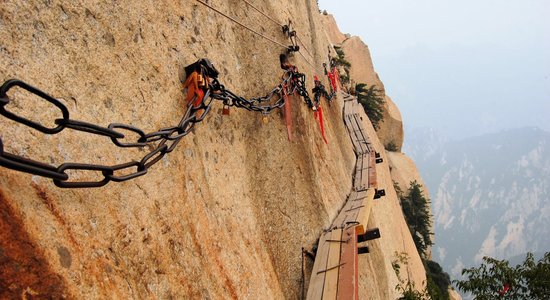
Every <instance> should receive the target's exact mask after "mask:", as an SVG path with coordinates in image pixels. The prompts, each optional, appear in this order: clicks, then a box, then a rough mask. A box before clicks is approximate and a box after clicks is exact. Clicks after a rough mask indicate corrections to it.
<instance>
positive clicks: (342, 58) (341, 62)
mask: <svg viewBox="0 0 550 300" xmlns="http://www.w3.org/2000/svg"><path fill="white" fill-rule="evenodd" d="M334 49H335V50H336V57H335V58H334V63H335V65H336V66H340V67H342V68H344V73H341V74H340V82H342V83H349V82H350V76H349V69H350V68H351V63H350V62H349V61H348V60H347V59H346V54H345V53H344V50H342V49H341V48H334Z"/></svg>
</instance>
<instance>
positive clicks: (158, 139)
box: [0, 59, 318, 188]
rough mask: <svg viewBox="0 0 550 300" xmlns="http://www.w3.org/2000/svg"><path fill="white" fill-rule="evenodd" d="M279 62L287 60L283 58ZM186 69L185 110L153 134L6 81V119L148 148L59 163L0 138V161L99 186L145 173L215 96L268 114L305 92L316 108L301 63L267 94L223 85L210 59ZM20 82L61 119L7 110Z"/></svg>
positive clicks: (66, 183)
mask: <svg viewBox="0 0 550 300" xmlns="http://www.w3.org/2000/svg"><path fill="white" fill-rule="evenodd" d="M285 63H287V62H285ZM281 65H283V62H282V63H281ZM185 71H186V74H187V78H186V81H185V83H184V87H186V88H187V97H186V100H187V110H186V112H185V114H184V116H183V117H182V118H181V120H180V122H179V123H178V124H177V125H175V126H172V127H166V128H161V129H159V130H157V131H153V132H149V133H146V132H145V131H143V130H142V129H139V128H137V127H134V126H132V125H128V124H122V123H111V124H109V125H108V126H107V127H103V126H100V125H97V124H92V123H88V122H84V121H79V120H74V119H71V117H70V113H69V110H68V109H67V107H66V106H65V105H64V104H63V103H61V102H60V101H59V100H57V99H55V98H54V97H52V96H50V95H48V94H47V93H45V92H43V91H41V90H40V89H38V88H35V87H33V86H31V85H29V84H27V83H25V82H23V81H21V80H18V79H10V80H7V81H6V82H4V84H2V86H1V87H0V114H1V115H2V116H4V117H6V118H8V119H11V120H13V121H15V122H18V123H21V124H23V125H26V126H28V127H31V128H33V129H36V130H38V131H40V132H42V133H45V134H57V133H60V132H61V131H63V130H64V129H65V128H69V129H73V130H78V131H83V132H87V133H90V134H94V135H99V136H105V137H108V138H110V139H111V141H112V142H113V143H114V144H115V145H116V146H118V147H121V148H128V147H138V148H144V147H148V148H149V149H150V151H149V152H148V153H147V154H146V155H144V156H143V157H142V158H141V160H139V161H136V160H133V161H130V162H127V163H124V164H118V165H99V164H86V163H63V164H61V165H59V166H57V167H55V166H52V165H49V164H46V163H43V162H38V161H35V160H31V159H28V158H25V157H22V156H19V155H16V154H12V153H8V152H6V151H4V141H3V140H2V139H1V138H0V165H1V166H3V167H6V168H9V169H12V170H17V171H21V172H25V173H30V174H34V175H38V176H43V177H47V178H52V179H53V181H54V183H55V185H56V186H58V187H62V188H89V187H101V186H104V185H106V184H107V183H109V182H110V181H115V182H122V181H126V180H130V179H133V178H136V177H139V176H143V175H145V174H146V173H147V171H148V170H149V168H150V167H152V166H153V165H154V164H156V163H157V162H158V161H159V160H161V159H162V158H163V157H164V156H165V155H166V154H168V153H170V152H172V151H173V150H174V148H175V147H176V145H177V144H178V143H179V141H180V140H181V139H182V138H183V137H185V136H186V135H187V134H189V133H190V131H191V130H192V129H193V127H194V126H195V124H196V123H199V122H201V121H202V120H204V118H205V117H206V115H207V114H208V113H209V112H210V109H211V107H212V104H213V100H219V101H222V102H223V104H224V112H226V113H227V114H228V109H229V107H231V106H235V107H239V108H244V109H246V110H249V111H256V112H260V113H262V114H264V115H266V114H269V113H270V112H272V111H273V110H274V109H280V108H282V107H283V106H285V104H287V105H288V107H290V103H289V102H288V96H289V95H292V94H294V93H297V94H298V95H300V96H302V97H303V99H304V101H305V102H306V104H307V105H308V107H310V108H312V109H314V110H316V109H317V107H318V103H317V104H316V105H314V104H313V103H312V101H311V99H310V97H309V93H308V91H307V89H306V83H305V75H304V74H302V73H299V72H298V70H297V68H296V67H295V66H292V65H290V64H286V65H285V68H284V74H283V76H282V81H281V83H280V84H279V85H277V86H276V87H275V88H273V89H272V90H271V91H270V92H269V93H268V94H267V95H265V96H263V97H257V98H250V99H246V98H244V97H241V96H238V95H236V94H235V93H233V92H231V91H230V90H228V89H226V88H225V86H224V85H223V84H220V83H219V81H218V78H217V77H218V74H219V73H218V71H217V70H216V68H215V67H214V65H213V64H212V63H211V62H210V61H209V60H208V59H200V60H198V61H197V62H195V63H193V64H191V65H189V66H187V67H186V68H185ZM16 87H17V88H21V89H23V90H26V91H27V92H29V93H31V94H34V95H36V96H38V97H39V98H40V99H42V100H44V101H46V102H49V103H50V104H52V105H53V106H54V107H55V108H57V109H58V110H59V118H57V119H56V120H55V124H51V125H47V124H41V123H39V122H36V121H33V120H30V119H27V118H26V117H23V116H20V115H18V114H16V113H14V112H12V111H10V110H8V109H7V105H8V104H9V103H10V97H9V96H8V92H9V91H10V90H11V89H13V88H16ZM316 99H317V98H316ZM124 132H127V133H132V134H134V135H138V136H139V138H137V140H133V141H131V140H126V139H125V134H124ZM289 134H290V132H289ZM289 139H290V135H289ZM69 170H80V171H86V172H91V173H99V174H100V176H101V180H97V181H78V180H71V176H69V174H67V172H66V171H69Z"/></svg>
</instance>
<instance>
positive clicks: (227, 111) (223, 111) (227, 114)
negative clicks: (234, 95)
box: [222, 105, 229, 116]
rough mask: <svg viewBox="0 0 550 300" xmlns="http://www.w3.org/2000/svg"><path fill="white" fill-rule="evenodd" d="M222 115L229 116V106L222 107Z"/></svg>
mask: <svg viewBox="0 0 550 300" xmlns="http://www.w3.org/2000/svg"><path fill="white" fill-rule="evenodd" d="M222 115H224V116H229V105H224V106H223V108H222Z"/></svg>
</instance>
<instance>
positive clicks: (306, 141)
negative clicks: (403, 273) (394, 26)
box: [0, 0, 423, 299]
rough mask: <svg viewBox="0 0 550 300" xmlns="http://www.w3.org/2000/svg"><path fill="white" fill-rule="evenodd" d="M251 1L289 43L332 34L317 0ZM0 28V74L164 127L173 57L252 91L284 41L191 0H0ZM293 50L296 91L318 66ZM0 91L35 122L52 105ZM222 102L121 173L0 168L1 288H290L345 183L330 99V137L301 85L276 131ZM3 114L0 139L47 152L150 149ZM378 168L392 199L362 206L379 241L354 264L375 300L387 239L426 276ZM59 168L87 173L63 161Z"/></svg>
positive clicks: (83, 109)
mask: <svg viewBox="0 0 550 300" xmlns="http://www.w3.org/2000/svg"><path fill="white" fill-rule="evenodd" d="M209 3H210V4H211V5H213V6H215V7H216V8H218V9H219V10H221V11H224V12H228V13H229V14H230V15H231V16H232V17H234V18H235V19H238V20H241V21H243V22H244V23H245V24H246V25H247V26H250V27H251V28H254V29H255V30H257V31H258V32H260V33H262V34H264V35H266V36H269V37H272V38H273V39H275V40H276V41H277V42H280V43H283V44H287V43H288V40H287V39H285V37H284V36H283V35H282V33H281V31H280V26H279V25H276V24H274V23H273V22H271V21H269V20H268V19H267V18H266V17H265V16H263V15H262V14H260V13H258V12H257V11H256V10H255V9H253V8H252V7H251V6H250V5H247V4H246V3H245V2H244V1H241V0H231V1H225V2H224V1H209ZM252 3H254V5H255V6H256V7H258V8H260V9H261V10H262V11H263V12H264V13H266V14H268V15H270V16H271V17H272V18H273V19H275V20H277V21H278V22H280V23H285V22H286V21H287V20H288V19H292V21H293V25H294V26H295V29H296V31H297V32H298V34H299V36H300V39H301V41H302V42H303V45H302V46H305V48H306V49H307V50H308V52H309V53H310V54H308V53H305V52H304V51H303V53H304V56H306V58H307V60H309V61H310V62H316V65H317V66H319V67H320V66H321V63H322V62H324V61H325V59H326V57H327V54H328V53H327V51H328V50H327V45H329V44H330V42H329V41H328V39H327V38H326V36H327V35H326V33H325V31H324V28H323V25H322V23H321V19H320V16H319V14H318V8H317V6H316V4H315V2H314V1H302V2H295V1H279V2H276V3H275V2H262V1H253V2H252ZM0 34H1V36H2V37H3V38H2V43H1V45H0V74H1V75H2V80H7V79H9V78H19V79H21V80H23V81H25V82H28V83H29V84H31V85H34V86H36V87H38V88H40V89H42V90H44V91H45V92H47V93H49V94H50V95H52V96H53V97H55V98H57V99H59V100H60V101H61V102H62V103H63V104H64V105H66V106H67V108H68V109H69V111H70V112H71V118H74V119H77V120H82V121H86V122H92V123H96V124H99V125H102V126H107V125H108V124H109V123H111V122H119V123H125V124H131V125H134V126H137V127H139V128H143V129H144V130H145V131H146V132H150V131H155V130H158V129H159V128H161V127H167V126H174V125H176V124H177V122H178V121H179V119H180V117H181V116H182V114H183V113H184V107H185V103H184V96H183V94H182V91H181V83H180V78H181V71H180V70H181V68H182V66H184V65H187V64H189V63H192V62H194V61H196V60H197V59H198V58H201V57H208V58H209V59H211V60H212V61H213V62H214V63H215V65H216V67H217V68H218V69H219V71H220V81H221V82H222V83H224V84H225V85H226V87H227V88H229V89H231V90H232V91H234V92H235V93H237V94H239V95H243V96H245V97H251V96H259V95H264V94H265V93H266V92H268V91H270V90H271V89H272V88H273V87H275V86H276V85H277V84H279V82H280V76H281V74H282V71H281V69H280V68H279V60H278V56H279V54H280V53H281V52H282V51H283V50H284V49H282V47H280V46H278V45H276V44H274V43H272V42H269V41H267V40H266V39H263V38H260V37H258V36H257V35H254V34H252V33H251V32H249V31H247V30H245V29H243V28H242V27H240V26H239V25H237V24H235V23H234V22H231V21H230V20H228V19H227V18H224V17H223V16H221V15H220V14H217V13H215V12H214V11H212V10H211V9H208V8H207V7H205V6H203V5H201V4H200V3H199V2H196V1H191V0H186V1H181V2H179V3H175V2H170V1H166V2H162V3H158V2H155V1H139V2H133V3H131V4H130V3H121V2H118V1H104V2H101V3H97V2H95V1H89V0H82V1H41V2H38V1H36V2H24V1H5V2H4V3H3V5H2V6H0ZM291 62H292V63H295V64H296V65H298V67H299V68H300V70H301V71H302V72H305V74H306V75H307V78H308V80H309V81H308V84H309V85H310V86H309V88H311V85H312V81H311V80H310V78H312V75H314V73H317V74H319V71H317V72H315V71H314V69H313V68H311V67H310V66H309V64H308V63H306V61H305V59H304V57H302V56H301V55H295V56H294V57H293V58H291ZM319 75H321V74H319ZM325 84H327V82H325ZM9 97H10V99H12V102H11V103H10V104H9V105H10V107H9V109H10V110H11V111H14V112H16V113H18V114H22V115H24V116H27V117H28V118H33V120H39V121H40V122H43V123H44V124H54V120H55V119H56V118H59V117H60V116H59V115H58V112H57V111H56V110H55V109H54V108H53V107H52V106H51V105H48V104H46V103H45V102H44V101H42V102H41V101H39V100H38V99H37V98H35V97H32V96H30V95H29V94H28V93H25V92H23V91H21V90H20V89H14V90H13V91H10V93H9ZM220 110H221V104H214V108H213V110H212V111H211V112H210V114H209V115H208V116H207V117H206V119H205V121H203V122H202V123H199V124H197V125H196V127H195V129H194V130H193V132H192V133H190V134H189V135H188V136H186V137H185V138H183V139H182V141H181V142H180V143H179V145H178V146H177V148H176V149H175V150H174V151H173V152H172V153H170V154H168V155H167V156H165V157H164V158H163V159H162V160H161V161H160V162H159V163H158V164H156V165H155V166H154V167H153V168H151V169H150V170H149V172H148V173H147V174H146V175H144V176H142V177H139V178H136V179H133V180H131V181H126V182H122V183H115V182H111V183H109V184H108V185H106V186H104V187H101V188H94V189H60V188H57V187H56V186H55V185H54V184H53V183H52V182H51V180H49V179H46V178H43V177H39V176H32V175H28V174H24V173H21V172H16V171H12V170H9V169H6V168H0V174H1V176H0V196H1V197H0V202H1V204H0V229H1V231H0V232H1V235H0V270H2V272H1V273H0V293H1V296H2V297H8V298H16V297H26V296H40V297H43V296H51V297H54V298H58V297H69V298H107V297H115V298H149V297H151V298H169V297H176V298H215V299H220V298H233V299H235V298H246V299H258V298H275V299H282V298H291V299H292V298H298V297H299V295H300V293H301V291H300V283H301V280H302V279H301V247H306V248H311V247H312V246H313V245H314V244H315V242H316V240H317V239H318V237H319V234H320V232H321V231H322V230H323V228H325V227H326V226H327V225H328V224H330V222H331V220H332V218H333V217H334V216H335V215H336V213H337V211H338V209H339V208H340V207H341V205H342V203H343V201H344V199H345V198H346V195H347V193H349V190H350V186H351V174H352V169H353V166H354V163H355V156H354V153H353V151H352V146H351V143H350V141H349V136H348V134H347V132H346V130H345V128H344V126H343V122H342V117H341V111H342V103H341V101H336V102H335V103H334V104H333V105H332V106H331V107H328V106H326V105H325V109H324V111H325V126H326V130H327V137H328V140H329V144H328V145H325V144H324V142H323V140H322V138H321V136H320V132H319V128H318V123H317V121H316V120H315V119H314V118H313V114H312V112H311V111H310V110H309V109H307V107H306V106H305V105H304V104H303V103H302V101H301V100H300V99H299V98H298V97H293V102H292V110H293V115H292V117H293V124H294V127H293V133H294V139H293V141H291V142H290V141H288V140H287V137H286V127H285V126H284V123H283V121H282V118H281V114H280V112H274V113H272V114H271V115H269V116H268V117H267V123H266V122H264V121H263V118H262V116H261V115H260V114H257V113H252V112H248V111H245V110H239V109H232V110H231V114H230V116H222V115H221V114H220V113H219V111H220ZM364 122H365V124H366V125H368V124H369V123H368V120H367V119H366V117H365V118H364ZM0 125H1V128H2V131H1V133H0V134H1V138H2V141H3V149H4V151H5V152H9V153H14V154H17V155H21V156H24V157H28V158H32V159H34V160H38V161H42V162H44V163H47V164H51V165H54V166H57V165H60V164H62V163H64V162H81V163H93V164H105V165H115V164H120V163H124V162H127V161H129V160H132V159H138V160H139V159H141V158H142V157H143V156H144V155H145V154H146V153H148V152H147V149H144V150H130V149H121V148H118V147H115V146H114V145H113V144H112V143H111V141H110V140H109V139H108V138H105V137H97V136H92V135H90V134H86V133H83V132H77V131H71V130H69V129H66V130H64V131H62V132H61V133H59V134H57V135H44V134H42V133H39V132H38V131H36V130H32V129H29V128H28V127H26V126H23V125H21V124H18V123H15V122H13V121H11V120H7V119H6V118H0ZM48 126H51V125H48ZM371 128H372V127H371ZM370 133H371V134H372V136H374V135H375V133H374V131H371V132H370ZM128 135H131V134H130V133H128ZM376 145H377V146H376V147H377V149H383V148H382V145H381V144H380V143H379V142H377V144H376ZM384 168H385V169H386V170H389V169H388V168H387V165H385V167H384ZM384 172H385V173H384ZM388 172H389V171H382V172H381V173H380V174H381V175H380V176H381V177H380V178H381V179H380V180H379V181H380V182H381V184H382V185H384V186H385V187H386V189H387V191H388V190H389V191H390V192H389V194H390V196H389V197H388V199H386V200H382V201H380V202H379V204H378V205H377V206H375V212H373V217H372V218H371V220H372V222H373V224H372V225H373V226H378V227H381V230H382V235H383V238H382V239H380V240H379V241H376V242H375V243H374V244H373V250H372V254H369V255H367V256H364V261H363V262H362V264H364V265H365V266H367V267H366V269H365V270H366V271H365V273H364V274H363V278H364V281H363V283H362V293H363V295H369V296H368V297H369V298H373V299H385V298H387V297H386V296H388V295H390V298H394V296H395V295H396V294H395V289H394V287H395V284H396V278H395V274H394V273H393V271H392V270H391V259H392V258H391V256H392V255H393V252H395V251H408V252H409V253H410V256H411V257H414V258H413V262H412V263H411V269H410V273H411V274H413V278H414V280H415V281H417V282H419V284H418V285H421V281H422V280H423V279H422V275H421V274H422V272H421V270H420V269H421V265H418V262H417V259H416V257H415V254H414V253H415V252H414V250H413V249H411V247H410V245H411V242H412V240H411V238H410V235H407V234H408V232H407V231H405V230H403V226H404V225H403V222H404V221H403V217H402V215H401V214H400V210H398V209H397V208H398V203H397V202H396V201H395V197H394V196H393V195H392V192H391V186H392V184H391V180H390V176H389V173H388ZM384 174H386V175H384ZM71 176H73V177H75V178H77V179H81V180H82V179H85V180H94V179H96V178H94V176H95V175H91V176H90V175H89V174H85V173H84V172H78V171H75V172H71ZM392 197H393V198H392ZM417 255H418V254H416V256H417ZM306 272H307V269H306Z"/></svg>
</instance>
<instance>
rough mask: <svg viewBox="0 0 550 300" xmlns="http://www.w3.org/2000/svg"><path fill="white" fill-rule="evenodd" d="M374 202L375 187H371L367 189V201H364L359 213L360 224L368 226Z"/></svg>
mask: <svg viewBox="0 0 550 300" xmlns="http://www.w3.org/2000/svg"><path fill="white" fill-rule="evenodd" d="M373 203H374V189H372V188H371V189H368V190H367V195H366V198H365V201H363V205H364V207H363V208H362V209H361V210H360V211H359V215H358V216H357V221H358V222H359V223H360V224H362V225H364V226H367V224H368V222H369V216H370V212H371V209H372V205H373Z"/></svg>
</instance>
